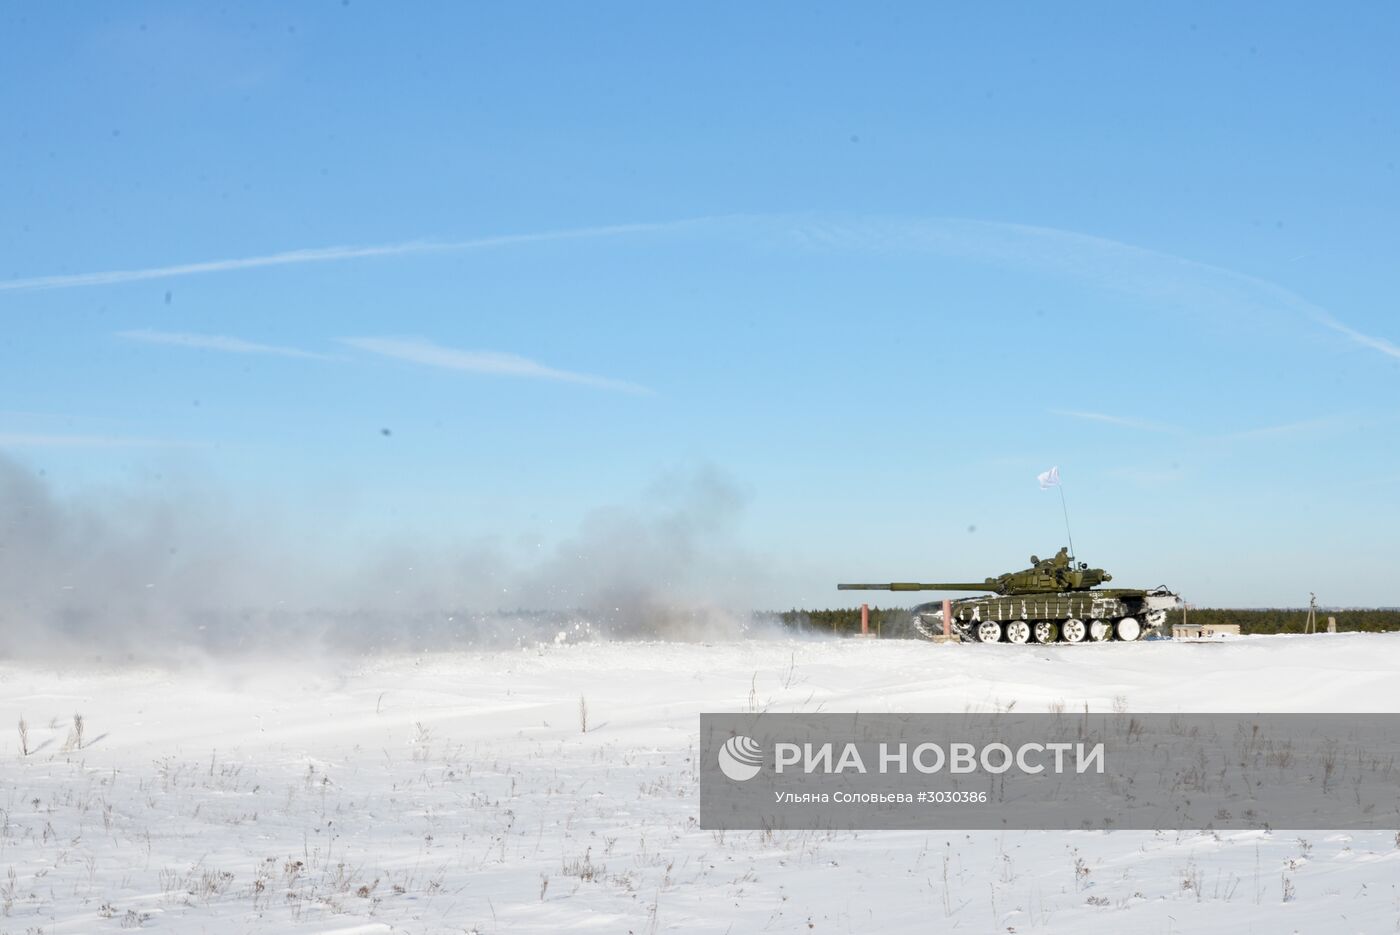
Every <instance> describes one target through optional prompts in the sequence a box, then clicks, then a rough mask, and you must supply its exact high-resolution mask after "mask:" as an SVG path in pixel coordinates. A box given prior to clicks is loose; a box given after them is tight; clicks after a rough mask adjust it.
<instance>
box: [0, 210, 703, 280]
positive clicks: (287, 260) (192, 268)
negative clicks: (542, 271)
mask: <svg viewBox="0 0 1400 935" xmlns="http://www.w3.org/2000/svg"><path fill="white" fill-rule="evenodd" d="M690 223H694V221H665V222H659V223H650V224H614V225H611V226H607V227H580V228H575V229H573V230H559V231H543V232H539V233H534V234H502V235H498V236H495V237H478V238H475V239H473V240H453V241H431V240H413V241H408V242H407V243H397V244H380V245H378V246H367V247H318V248H315V249H310V250H288V251H286V252H284V253H269V254H267V255H265V256H250V257H238V258H235V259H229V260H206V261H204V262H202V263H183V264H180V265H178V266H154V267H150V268H147V269H126V270H108V271H106V272H100V273H71V274H65V275H60V276H32V277H30V278H27V279H8V280H0V292H20V291H25V290H40V289H73V288H78V287H80V286H109V285H114V284H117V283H126V282H141V281H143V280H148V279H172V278H174V277H177V276H196V275H199V274H202V273H226V272H232V271H234V270H241V269H258V268H260V267H264V266H294V265H296V264H299V263H330V262H335V261H338V260H355V259H361V258H364V257H380V256H402V255H405V254H411V253H447V252H452V251H459V250H484V249H489V248H492V247H508V246H511V245H513V244H529V243H545V242H548V241H551V240H583V239H587V238H591V237H615V236H619V235H622V234H636V233H644V232H647V231H659V230H667V229H669V228H674V227H678V226H681V225H684V224H690Z"/></svg>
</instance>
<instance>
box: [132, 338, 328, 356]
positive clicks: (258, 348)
mask: <svg viewBox="0 0 1400 935" xmlns="http://www.w3.org/2000/svg"><path fill="white" fill-rule="evenodd" d="M117 337H119V338H126V339H127V340H129V341H140V342H142V343H144V344H173V345H175V346H176V347H193V348H199V349H201V350H208V351H224V352H226V353H230V354H271V355H274V356H277V357H299V358H302V359H306V360H332V359H333V358H332V357H331V356H330V355H329V354H318V353H316V352H315V351H303V350H301V349H300V348H296V347H282V346H280V345H277V344H259V343H257V342H256V341H247V340H244V339H243V338H234V337H229V336H228V335H222V334H191V333H189V332H186V331H118V332H117Z"/></svg>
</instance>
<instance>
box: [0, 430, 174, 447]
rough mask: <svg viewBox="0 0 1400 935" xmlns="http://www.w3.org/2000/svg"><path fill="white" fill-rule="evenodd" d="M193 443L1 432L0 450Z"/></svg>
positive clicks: (115, 436)
mask: <svg viewBox="0 0 1400 935" xmlns="http://www.w3.org/2000/svg"><path fill="white" fill-rule="evenodd" d="M191 447H194V443H193V442H183V441H175V440H173V439H165V438H136V437H130V436H122V435H44V434H25V433H14V432H10V433H6V432H0V448H191Z"/></svg>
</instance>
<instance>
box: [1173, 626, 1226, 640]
mask: <svg viewBox="0 0 1400 935" xmlns="http://www.w3.org/2000/svg"><path fill="white" fill-rule="evenodd" d="M1239 635H1240V625H1239V624H1238V623H1217V624H1212V625H1209V626H1202V625H1201V624H1199V623H1178V624H1176V625H1175V626H1173V627H1172V639H1174V640H1218V639H1222V638H1224V637H1227V636H1239Z"/></svg>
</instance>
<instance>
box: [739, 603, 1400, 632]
mask: <svg viewBox="0 0 1400 935" xmlns="http://www.w3.org/2000/svg"><path fill="white" fill-rule="evenodd" d="M1181 615H1182V611H1181V610H1180V609H1177V610H1172V611H1168V613H1167V622H1168V623H1169V624H1172V625H1175V624H1178V623H1181V622H1182V616H1181ZM764 616H771V617H772V618H773V619H776V620H778V621H779V622H780V623H782V624H783V625H784V626H787V627H791V628H792V629H794V630H799V631H807V632H813V633H835V634H838V635H846V636H849V635H850V634H853V633H859V632H860V608H859V607H837V608H827V609H825V610H785V611H782V612H779V613H775V614H772V615H767V614H765V615H764ZM1328 617H1335V618H1337V630H1338V631H1339V632H1343V633H1348V632H1366V633H1377V632H1382V631H1387V630H1400V608H1388V609H1378V610H1366V609H1362V610H1319V611H1318V612H1317V629H1318V631H1319V632H1326V630H1327V618H1328ZM1307 619H1308V610H1307V608H1306V607H1304V608H1294V607H1278V608H1250V609H1232V608H1228V607H1201V608H1196V607H1193V608H1191V609H1190V610H1188V611H1186V622H1187V623H1191V624H1201V625H1202V626H1218V625H1220V624H1238V625H1239V628H1240V632H1241V633H1302V632H1303V627H1304V626H1305V625H1306V623H1307ZM870 632H872V633H879V635H880V636H884V637H909V636H916V635H917V634H915V633H914V632H913V630H912V628H911V627H910V617H909V610H908V608H904V607H872V608H870Z"/></svg>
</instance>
